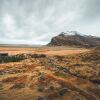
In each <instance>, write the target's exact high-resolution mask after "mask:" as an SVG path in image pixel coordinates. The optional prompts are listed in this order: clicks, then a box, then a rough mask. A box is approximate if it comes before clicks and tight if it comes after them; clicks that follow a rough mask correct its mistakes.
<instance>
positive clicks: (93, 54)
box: [0, 47, 100, 100]
mask: <svg viewBox="0 0 100 100" xmlns="http://www.w3.org/2000/svg"><path fill="white" fill-rule="evenodd" d="M58 49H59V48H58ZM64 53H65V52H64ZM12 57H13V58H12ZM5 58H6V59H3V58H2V59H1V60H4V61H3V62H2V63H1V64H0V100H66V98H67V100H100V92H99V91H100V48H99V47H97V48H95V49H93V50H89V51H86V52H84V53H80V52H79V54H73V55H70V54H69V55H67V53H66V55H52V56H51V55H47V54H38V53H37V54H33V53H30V54H27V53H24V54H18V55H13V56H11V58H12V59H9V56H8V57H5ZM92 58H94V59H92ZM5 60H7V62H5ZM8 60H9V63H8ZM12 60H13V61H12Z"/></svg>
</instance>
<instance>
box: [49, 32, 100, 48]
mask: <svg viewBox="0 0 100 100" xmlns="http://www.w3.org/2000/svg"><path fill="white" fill-rule="evenodd" d="M48 46H80V47H96V46H100V37H95V36H88V35H81V34H80V33H78V32H77V31H68V32H66V33H64V32H62V33H60V34H59V35H58V36H55V37H53V38H52V39H51V41H50V43H49V44H48Z"/></svg>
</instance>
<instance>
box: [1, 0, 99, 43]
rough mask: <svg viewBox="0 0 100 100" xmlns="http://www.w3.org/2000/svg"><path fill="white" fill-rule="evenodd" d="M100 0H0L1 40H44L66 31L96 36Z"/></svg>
mask: <svg viewBox="0 0 100 100" xmlns="http://www.w3.org/2000/svg"><path fill="white" fill-rule="evenodd" d="M99 27H100V0H0V43H1V44H47V43H48V42H49V41H50V40H51V38H52V37H53V36H56V35H58V34H60V33H61V32H66V31H78V32H80V33H82V34H84V35H93V36H100V28H99Z"/></svg>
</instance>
